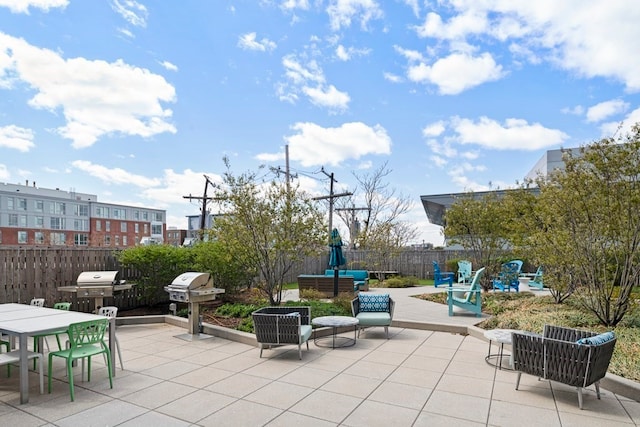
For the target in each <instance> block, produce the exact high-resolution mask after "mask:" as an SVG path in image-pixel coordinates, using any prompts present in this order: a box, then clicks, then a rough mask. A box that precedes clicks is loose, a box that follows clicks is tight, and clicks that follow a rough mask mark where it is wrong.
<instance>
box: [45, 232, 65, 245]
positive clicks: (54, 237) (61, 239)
mask: <svg viewBox="0 0 640 427" xmlns="http://www.w3.org/2000/svg"><path fill="white" fill-rule="evenodd" d="M65 240H66V239H65V235H64V233H51V234H50V235H49V242H51V245H55V246H61V245H64V244H65Z"/></svg>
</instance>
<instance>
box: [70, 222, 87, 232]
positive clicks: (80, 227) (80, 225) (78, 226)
mask: <svg viewBox="0 0 640 427" xmlns="http://www.w3.org/2000/svg"><path fill="white" fill-rule="evenodd" d="M73 229H74V230H76V231H89V220H88V219H74V220H73Z"/></svg>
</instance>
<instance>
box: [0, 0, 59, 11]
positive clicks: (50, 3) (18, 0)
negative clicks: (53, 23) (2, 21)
mask: <svg viewBox="0 0 640 427" xmlns="http://www.w3.org/2000/svg"><path fill="white" fill-rule="evenodd" d="M68 5H69V0H0V7H8V8H9V10H10V11H11V12H12V13H25V14H29V8H30V7H32V8H34V9H40V10H42V11H44V12H48V11H49V9H53V8H61V9H64V8H66V7H67V6H68Z"/></svg>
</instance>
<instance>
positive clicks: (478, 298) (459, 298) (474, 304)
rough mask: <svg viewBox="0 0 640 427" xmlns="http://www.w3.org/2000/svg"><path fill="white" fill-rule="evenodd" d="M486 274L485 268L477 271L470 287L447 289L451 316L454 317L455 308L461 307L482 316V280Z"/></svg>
mask: <svg viewBox="0 0 640 427" xmlns="http://www.w3.org/2000/svg"><path fill="white" fill-rule="evenodd" d="M483 273H484V267H482V268H481V269H480V270H478V271H476V274H475V275H474V276H473V280H472V281H471V284H470V285H469V286H465V287H458V286H456V287H450V288H447V303H448V304H449V316H453V307H454V306H456V307H460V308H463V309H465V310H467V311H470V312H472V313H475V314H476V317H480V316H481V315H482V288H481V287H480V279H481V278H482V274H483Z"/></svg>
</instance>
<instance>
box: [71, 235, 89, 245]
mask: <svg viewBox="0 0 640 427" xmlns="http://www.w3.org/2000/svg"><path fill="white" fill-rule="evenodd" d="M73 244H74V245H76V246H87V245H88V244H89V236H87V235H86V234H84V233H76V234H74V235H73Z"/></svg>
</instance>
